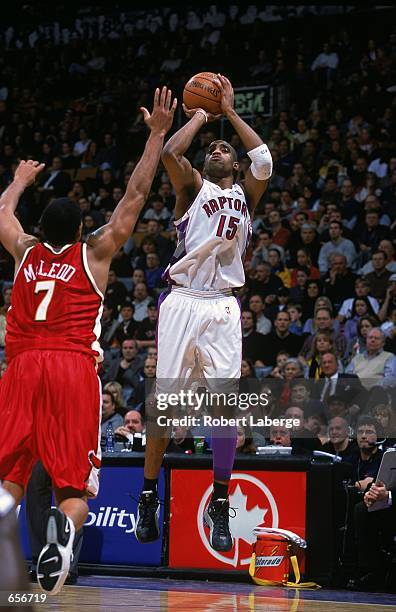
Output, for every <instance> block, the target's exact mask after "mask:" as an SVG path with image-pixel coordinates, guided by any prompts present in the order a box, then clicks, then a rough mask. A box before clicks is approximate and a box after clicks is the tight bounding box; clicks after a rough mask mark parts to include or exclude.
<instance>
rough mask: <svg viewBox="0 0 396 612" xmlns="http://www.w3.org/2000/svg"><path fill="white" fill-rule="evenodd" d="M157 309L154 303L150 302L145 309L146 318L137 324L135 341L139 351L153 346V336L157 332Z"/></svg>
mask: <svg viewBox="0 0 396 612" xmlns="http://www.w3.org/2000/svg"><path fill="white" fill-rule="evenodd" d="M157 321H158V309H157V307H156V305H155V304H154V302H150V303H149V305H148V307H147V317H146V318H145V319H143V321H141V323H140V324H139V327H138V330H137V333H136V340H137V343H138V347H139V349H144V350H146V349H148V348H149V347H154V346H155V336H156V330H157Z"/></svg>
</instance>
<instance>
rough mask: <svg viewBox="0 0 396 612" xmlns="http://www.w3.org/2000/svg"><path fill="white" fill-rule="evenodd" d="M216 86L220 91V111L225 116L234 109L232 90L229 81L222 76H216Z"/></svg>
mask: <svg viewBox="0 0 396 612" xmlns="http://www.w3.org/2000/svg"><path fill="white" fill-rule="evenodd" d="M217 85H218V87H219V89H220V91H221V110H222V111H223V113H224V115H226V116H227V113H229V112H230V111H232V110H233V109H234V89H233V87H232V85H231V81H230V80H229V79H227V77H225V76H223V75H222V74H218V75H217Z"/></svg>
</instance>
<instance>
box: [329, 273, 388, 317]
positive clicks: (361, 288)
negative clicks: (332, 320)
mask: <svg viewBox="0 0 396 612" xmlns="http://www.w3.org/2000/svg"><path fill="white" fill-rule="evenodd" d="M395 280H396V276H395ZM369 293H370V285H369V284H368V282H367V281H366V280H365V279H363V278H357V279H356V280H355V296H356V298H366V297H367V298H368V300H369V302H370V306H371V308H372V310H373V312H374V314H375V316H377V315H378V311H379V303H378V300H376V299H375V298H374V297H373V296H371V295H369ZM354 300H355V298H354V297H350V298H348V299H346V300H344V301H343V303H342V304H341V308H340V310H339V311H338V315H337V319H338V320H339V321H340V322H341V323H343V322H344V321H345V319H349V318H350V317H351V313H352V306H353V304H354Z"/></svg>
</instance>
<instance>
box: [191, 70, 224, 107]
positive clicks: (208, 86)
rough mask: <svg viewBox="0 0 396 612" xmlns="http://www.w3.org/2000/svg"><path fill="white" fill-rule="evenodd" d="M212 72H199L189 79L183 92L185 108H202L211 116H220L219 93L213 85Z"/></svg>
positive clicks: (214, 75) (214, 77) (213, 74)
mask: <svg viewBox="0 0 396 612" xmlns="http://www.w3.org/2000/svg"><path fill="white" fill-rule="evenodd" d="M216 79H217V75H216V74H215V73H214V72H199V73H198V74H196V75H194V76H193V77H191V79H190V80H189V81H188V82H187V83H186V86H185V88H184V91H183V102H184V104H185V105H186V106H187V108H203V109H204V110H206V111H207V112H208V113H212V114H213V115H219V114H221V106H220V102H221V91H220V89H219V88H218V86H217V84H216V83H215V81H216Z"/></svg>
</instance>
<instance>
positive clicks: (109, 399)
mask: <svg viewBox="0 0 396 612" xmlns="http://www.w3.org/2000/svg"><path fill="white" fill-rule="evenodd" d="M109 423H111V424H112V426H113V430H114V431H115V430H116V429H117V427H119V426H120V425H122V424H123V418H122V416H121V415H120V414H118V413H117V412H116V403H115V400H114V396H113V394H112V393H111V391H106V390H104V391H103V392H102V421H101V426H100V430H101V436H102V440H103V438H104V439H105V438H106V430H107V426H108V425H109Z"/></svg>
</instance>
